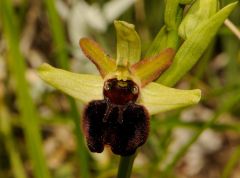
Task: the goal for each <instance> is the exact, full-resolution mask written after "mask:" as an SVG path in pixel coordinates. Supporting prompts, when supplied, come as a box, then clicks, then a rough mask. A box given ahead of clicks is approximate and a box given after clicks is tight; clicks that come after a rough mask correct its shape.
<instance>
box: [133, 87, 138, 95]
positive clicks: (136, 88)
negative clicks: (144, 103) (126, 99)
mask: <svg viewBox="0 0 240 178" xmlns="http://www.w3.org/2000/svg"><path fill="white" fill-rule="evenodd" d="M131 92H132V94H134V95H136V94H138V87H137V86H133V87H132V88H131Z"/></svg>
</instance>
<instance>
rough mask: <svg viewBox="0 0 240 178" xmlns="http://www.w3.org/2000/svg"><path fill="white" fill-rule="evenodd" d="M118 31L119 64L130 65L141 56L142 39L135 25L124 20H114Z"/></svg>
mask: <svg viewBox="0 0 240 178" xmlns="http://www.w3.org/2000/svg"><path fill="white" fill-rule="evenodd" d="M114 25H115V28H116V32H117V66H120V67H128V65H129V64H134V63H136V62H138V61H139V60H140V57H141V41H140V38H139V36H138V34H137V32H136V31H135V28H134V25H132V24H129V23H127V22H124V21H115V22H114Z"/></svg>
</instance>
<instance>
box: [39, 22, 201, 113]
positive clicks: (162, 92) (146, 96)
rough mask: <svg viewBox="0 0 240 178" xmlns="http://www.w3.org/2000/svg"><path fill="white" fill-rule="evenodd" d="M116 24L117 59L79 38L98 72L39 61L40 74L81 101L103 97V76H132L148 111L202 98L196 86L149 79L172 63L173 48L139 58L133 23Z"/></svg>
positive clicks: (168, 108) (186, 103) (169, 108)
mask: <svg viewBox="0 0 240 178" xmlns="http://www.w3.org/2000/svg"><path fill="white" fill-rule="evenodd" d="M115 27H116V31H117V60H116V61H115V60H114V59H112V58H111V57H109V56H108V55H107V54H106V53H105V52H104V51H103V49H102V48H101V47H100V45H98V44H97V43H96V42H95V41H93V40H92V39H88V38H83V39H81V40H80V47H81V48H82V50H83V52H84V54H85V55H86V56H87V57H88V58H89V59H90V60H91V61H92V62H93V63H94V64H95V65H96V66H97V68H98V70H99V72H100V74H101V76H99V75H88V74H76V73H72V72H68V71H65V70H62V69H57V68H55V67H52V66H50V65H49V64H42V65H41V66H40V67H39V70H38V73H39V76H40V77H41V78H42V79H43V80H44V81H46V82H47V83H48V84H50V85H52V86H53V87H55V88H57V89H59V90H61V91H63V92H64V93H66V94H68V95H70V96H72V97H74V98H76V99H79V100H81V101H82V102H83V103H88V102H90V101H92V100H101V99H103V93H102V92H103V84H104V81H105V80H106V78H111V77H115V78H118V79H121V80H127V79H132V80H134V81H136V83H137V84H138V85H139V88H140V96H139V98H138V100H137V103H139V104H140V105H143V106H145V108H146V109H147V110H148V112H149V114H158V113H160V112H164V111H168V110H172V109H176V108H180V107H184V106H188V105H192V104H195V103H198V102H199V100H200V98H201V91H200V90H199V89H195V90H179V89H174V88H170V87H166V86H163V85H161V84H159V83H155V82H152V81H153V80H155V79H157V78H158V77H159V75H160V74H161V73H163V72H164V70H165V69H166V68H167V67H168V66H169V65H170V64H171V60H172V58H173V56H174V54H175V53H174V50H173V49H171V48H168V49H165V50H163V51H162V52H160V53H159V54H158V55H156V56H152V57H150V58H146V59H143V60H140V54H141V51H140V50H141V45H140V38H139V37H138V34H137V33H136V31H135V30H134V26H133V25H132V24H128V23H127V22H122V21H115ZM129 47H131V48H129ZM129 56H130V57H129ZM132 56H133V57H132ZM138 58H139V59H138ZM139 60H140V61H139Z"/></svg>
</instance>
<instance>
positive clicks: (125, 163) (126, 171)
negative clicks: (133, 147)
mask: <svg viewBox="0 0 240 178" xmlns="http://www.w3.org/2000/svg"><path fill="white" fill-rule="evenodd" d="M136 155H137V153H135V154H133V155H131V156H121V157H120V164H119V167H118V175H117V178H130V176H131V173H132V166H133V162H134V159H135V157H136Z"/></svg>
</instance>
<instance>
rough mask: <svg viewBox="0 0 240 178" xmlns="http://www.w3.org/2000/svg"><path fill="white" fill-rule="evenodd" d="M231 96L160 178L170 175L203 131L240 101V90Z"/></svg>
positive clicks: (182, 148) (175, 157) (176, 156)
mask: <svg viewBox="0 0 240 178" xmlns="http://www.w3.org/2000/svg"><path fill="white" fill-rule="evenodd" d="M230 97H231V98H230ZM230 97H229V98H228V100H225V101H224V103H222V104H221V107H220V108H219V109H218V111H217V112H216V114H215V115H214V116H213V117H212V118H211V119H210V120H209V121H208V122H206V124H205V125H204V126H203V127H202V128H201V129H200V130H198V131H196V132H195V134H194V135H193V136H192V137H191V138H190V139H189V141H188V142H187V143H186V144H185V145H184V146H183V147H181V148H180V149H179V151H178V152H177V153H176V155H175V156H174V157H173V159H172V160H171V162H170V163H169V164H168V165H167V166H166V167H165V169H164V170H163V171H162V174H161V176H160V178H166V177H167V176H168V175H170V173H171V172H172V170H173V168H174V167H175V165H176V164H177V162H178V161H179V160H180V159H181V158H182V157H183V156H184V155H185V154H186V152H187V151H188V149H189V148H190V147H191V146H192V144H193V143H195V142H196V141H197V139H198V138H199V136H200V135H201V134H202V133H203V131H205V130H206V129H207V128H209V127H210V126H211V125H212V124H213V123H215V122H216V121H217V120H218V118H219V116H220V115H221V114H222V113H224V112H226V111H228V110H229V109H230V108H231V107H232V106H234V105H235V104H236V103H238V102H239V99H240V91H237V92H236V93H232V95H231V96H230Z"/></svg>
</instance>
